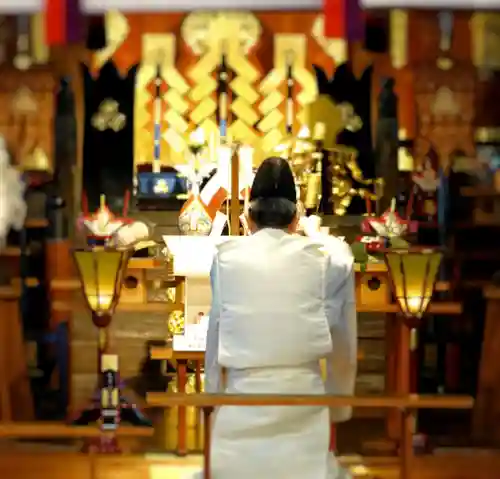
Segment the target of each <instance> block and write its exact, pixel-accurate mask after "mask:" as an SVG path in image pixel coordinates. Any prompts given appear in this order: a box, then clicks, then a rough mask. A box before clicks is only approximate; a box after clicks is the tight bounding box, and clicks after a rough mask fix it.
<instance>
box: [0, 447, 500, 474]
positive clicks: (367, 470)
mask: <svg viewBox="0 0 500 479" xmlns="http://www.w3.org/2000/svg"><path fill="white" fill-rule="evenodd" d="M341 462H342V464H343V465H344V466H345V467H347V468H349V469H350V470H351V472H352V473H353V477H364V478H365V479H367V478H374V479H397V478H398V468H397V465H396V464H395V463H394V462H393V461H392V460H391V459H390V458H362V457H349V458H342V459H341ZM201 463H202V460H201V457H199V456H189V457H187V458H184V459H179V458H175V457H172V456H163V455H145V456H138V455H137V456H134V455H131V456H86V455H83V454H77V453H65V452H51V453H47V452H43V451H42V450H38V451H34V452H27V451H26V452H14V453H12V452H10V453H7V451H2V449H1V448H0V477H5V478H6V479H114V478H117V477H119V478H120V479H186V478H188V477H189V475H190V473H194V472H196V471H197V470H199V467H200V466H201ZM498 471H500V453H498V454H494V453H482V454H477V455H469V454H466V455H464V454H459V453H456V454H453V455H451V454H447V455H442V456H436V457H425V458H416V459H415V462H414V467H413V468H412V476H411V479H498ZM262 479H266V478H262Z"/></svg>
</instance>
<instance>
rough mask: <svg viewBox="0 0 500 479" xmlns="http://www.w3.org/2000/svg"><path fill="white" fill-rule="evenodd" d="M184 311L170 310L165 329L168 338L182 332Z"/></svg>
mask: <svg viewBox="0 0 500 479" xmlns="http://www.w3.org/2000/svg"><path fill="white" fill-rule="evenodd" d="M184 325H185V323H184V311H179V310H177V311H172V312H171V313H170V314H169V315H168V320H167V330H168V333H169V336H170V338H172V337H173V336H177V335H179V334H184Z"/></svg>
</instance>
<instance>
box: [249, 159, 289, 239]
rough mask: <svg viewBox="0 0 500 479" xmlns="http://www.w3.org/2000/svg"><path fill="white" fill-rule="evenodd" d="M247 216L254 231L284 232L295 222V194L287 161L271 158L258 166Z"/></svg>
mask: <svg viewBox="0 0 500 479" xmlns="http://www.w3.org/2000/svg"><path fill="white" fill-rule="evenodd" d="M248 215H249V217H250V220H251V221H252V222H253V223H254V224H255V226H256V228H257V229H262V228H280V229H285V228H288V227H289V226H290V225H291V224H292V223H293V222H294V221H295V220H296V217H297V193H296V189H295V181H294V179H293V173H292V170H291V168H290V165H289V164H288V161H286V160H285V159H283V158H277V157H271V158H267V159H266V160H264V161H263V162H262V164H261V165H260V167H259V169H258V170H257V173H256V174H255V178H254V180H253V184H252V190H251V192H250V205H249V209H248Z"/></svg>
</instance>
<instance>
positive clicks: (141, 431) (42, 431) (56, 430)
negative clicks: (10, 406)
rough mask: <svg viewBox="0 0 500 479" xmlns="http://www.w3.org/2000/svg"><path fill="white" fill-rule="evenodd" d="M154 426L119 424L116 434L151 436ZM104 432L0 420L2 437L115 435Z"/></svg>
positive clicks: (95, 427)
mask: <svg viewBox="0 0 500 479" xmlns="http://www.w3.org/2000/svg"><path fill="white" fill-rule="evenodd" d="M153 432H154V430H153V428H149V427H132V426H119V427H118V429H117V431H116V435H117V436H120V437H150V436H152V435H153ZM114 434H115V433H110V432H103V431H101V429H100V428H99V427H98V426H70V425H67V424H62V423H54V422H41V421H40V422H25V423H22V422H0V437H12V438H76V439H79V438H87V437H99V436H102V435H105V436H111V437H112V436H114Z"/></svg>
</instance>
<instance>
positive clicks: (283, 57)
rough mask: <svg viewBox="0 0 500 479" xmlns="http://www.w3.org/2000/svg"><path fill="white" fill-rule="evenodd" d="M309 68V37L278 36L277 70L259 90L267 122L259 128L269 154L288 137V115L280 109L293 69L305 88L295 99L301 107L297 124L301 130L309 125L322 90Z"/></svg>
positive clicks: (275, 57)
mask: <svg viewBox="0 0 500 479" xmlns="http://www.w3.org/2000/svg"><path fill="white" fill-rule="evenodd" d="M306 65H307V37H306V36H305V35H276V36H275V37H274V68H273V69H272V70H271V71H270V72H269V73H268V75H267V76H266V77H265V78H264V79H263V80H262V82H261V84H260V86H259V91H260V93H261V95H262V96H263V97H264V98H263V100H262V102H261V104H260V105H259V110H260V112H261V114H262V115H263V118H262V120H261V121H260V123H259V126H258V128H259V130H260V131H261V132H262V133H263V138H262V143H261V147H262V149H263V150H264V151H265V152H271V151H273V150H274V149H275V148H276V147H277V146H278V145H279V144H280V142H281V141H282V140H283V137H284V134H285V131H284V130H285V128H284V127H285V125H284V121H285V115H284V114H283V113H282V112H281V111H279V110H278V109H277V108H278V107H283V106H284V102H285V100H286V97H285V94H284V93H283V92H284V90H285V87H286V81H287V68H288V67H289V66H290V67H291V72H292V77H293V80H294V81H295V82H296V83H298V84H299V85H300V87H301V91H300V93H299V94H298V95H297V97H296V98H294V105H295V106H296V107H298V111H297V115H296V123H298V127H299V129H300V127H301V126H304V125H307V123H308V107H309V105H310V104H311V103H312V102H313V101H314V100H315V99H316V97H317V95H318V89H317V85H316V79H315V77H314V76H313V74H312V73H311V72H310V71H309V70H308V69H307V68H306Z"/></svg>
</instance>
